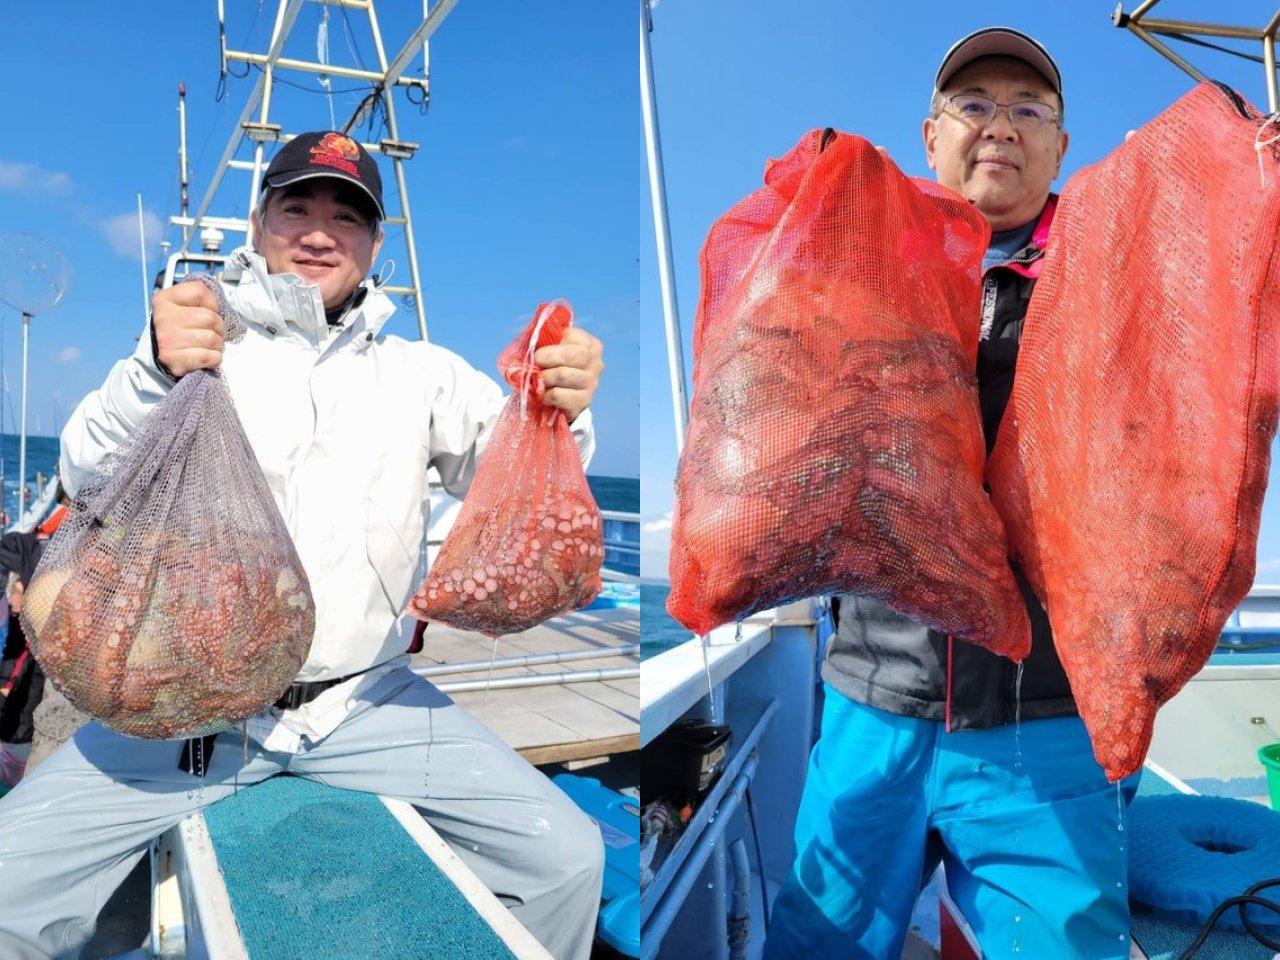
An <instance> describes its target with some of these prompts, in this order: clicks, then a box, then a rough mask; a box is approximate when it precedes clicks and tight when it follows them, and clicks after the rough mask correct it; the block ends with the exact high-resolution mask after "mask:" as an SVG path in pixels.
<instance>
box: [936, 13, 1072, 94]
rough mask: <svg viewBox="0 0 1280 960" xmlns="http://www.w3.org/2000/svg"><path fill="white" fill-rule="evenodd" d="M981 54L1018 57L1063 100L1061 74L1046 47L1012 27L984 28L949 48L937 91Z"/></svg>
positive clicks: (940, 73)
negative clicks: (1035, 71) (1036, 72)
mask: <svg viewBox="0 0 1280 960" xmlns="http://www.w3.org/2000/svg"><path fill="white" fill-rule="evenodd" d="M979 57H1015V58H1017V59H1018V60H1021V61H1022V62H1023V63H1025V64H1027V65H1028V66H1030V67H1033V68H1034V69H1035V70H1037V71H1038V72H1039V73H1040V74H1041V75H1042V76H1043V77H1044V78H1045V80H1047V81H1048V82H1049V85H1050V86H1051V87H1053V92H1054V93H1056V94H1057V95H1058V99H1059V100H1061V99H1062V74H1061V73H1059V72H1058V65H1057V64H1056V63H1054V62H1053V57H1051V56H1049V51H1048V50H1046V49H1045V48H1044V46H1043V45H1042V44H1041V43H1040V42H1039V41H1036V40H1033V39H1032V38H1031V37H1029V36H1027V35H1026V34H1025V33H1020V32H1018V31H1017V30H1013V29H1011V28H1009V27H985V28H984V29H982V30H976V31H974V32H973V33H971V34H969V35H968V36H967V37H965V38H963V39H962V40H959V41H958V42H957V43H956V44H955V46H953V47H952V48H951V49H950V50H948V51H947V55H946V56H945V57H943V58H942V64H941V66H939V67H938V76H937V79H935V80H934V82H933V89H934V90H939V91H940V90H942V89H943V88H944V87H945V86H946V85H947V84H948V83H950V82H951V78H952V77H954V76H955V75H956V74H957V73H959V72H960V70H961V69H963V68H964V67H967V66H968V65H969V64H971V63H973V61H975V60H977V59H978V58H979Z"/></svg>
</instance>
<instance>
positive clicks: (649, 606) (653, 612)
mask: <svg viewBox="0 0 1280 960" xmlns="http://www.w3.org/2000/svg"><path fill="white" fill-rule="evenodd" d="M670 592H671V588H670V587H669V586H668V585H667V584H665V583H663V584H653V583H642V584H640V659H641V660H644V659H645V658H646V657H652V656H654V655H655V654H658V653H661V652H662V651H663V650H670V649H671V648H672V647H675V646H679V645H680V644H682V643H684V642H685V641H686V640H688V639H689V638H690V637H692V634H691V633H689V631H688V630H687V629H685V628H684V627H682V626H680V624H678V623H676V621H674V620H672V619H671V617H670V616H669V615H668V614H667V594H668V593H670Z"/></svg>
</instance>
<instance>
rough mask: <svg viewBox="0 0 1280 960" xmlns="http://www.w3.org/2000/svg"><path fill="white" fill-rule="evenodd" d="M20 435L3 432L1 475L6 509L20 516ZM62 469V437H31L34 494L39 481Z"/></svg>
mask: <svg viewBox="0 0 1280 960" xmlns="http://www.w3.org/2000/svg"><path fill="white" fill-rule="evenodd" d="M18 446H19V441H18V436H17V435H16V434H12V433H5V434H0V477H2V478H3V480H4V504H3V507H4V510H5V511H6V513H7V514H8V516H10V517H13V516H15V515H16V509H17V506H18V453H19V450H18ZM57 469H58V438H57V437H27V484H28V486H29V487H30V488H31V490H32V493H33V495H34V491H35V489H36V481H37V480H38V479H40V478H42V477H43V478H45V479H48V478H49V477H51V476H53V473H54V471H55V470H57Z"/></svg>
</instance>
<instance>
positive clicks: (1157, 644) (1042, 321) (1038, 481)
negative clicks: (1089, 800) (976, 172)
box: [987, 83, 1280, 780]
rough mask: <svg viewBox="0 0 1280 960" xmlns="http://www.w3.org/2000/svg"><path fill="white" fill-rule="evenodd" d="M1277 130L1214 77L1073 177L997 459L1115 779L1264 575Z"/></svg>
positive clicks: (1031, 313) (1279, 190)
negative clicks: (1259, 561)
mask: <svg viewBox="0 0 1280 960" xmlns="http://www.w3.org/2000/svg"><path fill="white" fill-rule="evenodd" d="M1276 133H1277V127H1276V121H1275V119H1271V118H1267V117H1264V116H1262V115H1260V114H1259V113H1258V112H1257V110H1256V109H1254V108H1253V107H1251V106H1250V105H1249V104H1248V103H1246V102H1245V101H1244V100H1243V98H1241V97H1240V96H1239V95H1238V94H1236V93H1235V92H1234V91H1232V90H1230V89H1229V88H1226V87H1223V86H1220V85H1218V84H1215V83H1202V84H1200V85H1199V86H1198V87H1196V88H1195V89H1193V90H1192V91H1191V92H1190V93H1187V94H1186V95H1185V96H1183V97H1182V98H1181V99H1179V100H1178V101H1177V102H1176V103H1174V104H1173V105H1172V106H1170V107H1169V108H1168V109H1166V110H1165V111H1164V112H1162V113H1161V114H1160V115H1159V116H1158V117H1156V118H1155V119H1154V120H1152V121H1151V122H1150V123H1148V124H1147V125H1146V126H1144V127H1143V128H1142V129H1141V130H1139V131H1138V132H1137V134H1135V135H1134V136H1133V137H1132V138H1131V139H1130V140H1128V141H1127V142H1125V143H1124V144H1123V145H1122V146H1120V147H1118V148H1116V149H1115V150H1114V151H1112V152H1111V154H1109V155H1108V156H1107V157H1105V158H1104V159H1103V160H1101V161H1100V162H1098V163H1097V164H1094V165H1093V166H1091V167H1086V168H1084V169H1082V170H1079V171H1077V172H1076V173H1075V174H1073V175H1072V177H1071V179H1070V180H1068V181H1067V184H1066V186H1065V187H1064V188H1063V191H1062V198H1061V200H1060V201H1059V203H1058V209H1057V214H1056V215H1055V217H1054V220H1053V227H1052V229H1051V231H1050V234H1049V245H1048V249H1047V253H1046V257H1045V266H1044V272H1043V274H1042V275H1041V277H1040V279H1039V281H1038V282H1037V283H1036V288H1035V291H1034V293H1033V294H1032V296H1031V303H1030V305H1029V307H1028V309H1027V318H1026V325H1025V328H1024V333H1023V339H1022V349H1021V351H1020V352H1019V354H1018V368H1017V371H1018V372H1017V379H1016V380H1015V382H1014V387H1013V395H1012V396H1011V398H1010V400H1009V407H1008V410H1007V411H1006V412H1005V416H1004V423H1003V424H1002V425H1001V427H1000V434H999V437H998V438H997V441H996V446H995V449H994V450H993V451H992V453H991V459H990V460H989V461H988V463H987V479H988V481H989V482H990V485H991V497H992V502H993V503H995V505H996V509H997V510H999V511H1000V515H1001V516H1002V517H1003V518H1004V521H1005V527H1006V529H1007V531H1008V535H1009V546H1010V550H1011V553H1012V555H1013V556H1014V557H1015V558H1016V559H1017V560H1018V561H1019V562H1020V563H1021V565H1022V569H1023V570H1025V571H1026V574H1027V579H1028V581H1029V582H1030V584H1031V586H1032V588H1033V589H1034V590H1035V592H1036V595H1037V596H1038V597H1039V598H1040V599H1041V600H1042V601H1043V603H1044V605H1045V609H1046V611H1047V612H1048V614H1049V621H1050V623H1052V624H1053V639H1054V643H1055V644H1056V646H1057V650H1058V655H1059V657H1060V658H1061V660H1062V665H1063V667H1064V669H1065V670H1066V673H1067V677H1068V678H1069V679H1070V680H1071V691H1072V693H1073V694H1074V696H1075V701H1076V705H1077V706H1078V707H1079V709H1080V716H1081V717H1082V718H1083V719H1084V723H1085V726H1086V727H1087V728H1088V730H1089V735H1090V738H1091V739H1092V742H1093V751H1094V756H1095V757H1096V758H1097V760H1098V762H1099V763H1100V764H1101V765H1102V766H1103V768H1104V769H1105V770H1106V773H1107V777H1108V778H1109V779H1111V780H1119V779H1120V778H1122V777H1125V776H1128V775H1129V774H1131V773H1133V772H1135V771H1137V770H1139V769H1141V767H1142V762H1143V760H1144V758H1145V757H1146V755H1147V748H1148V747H1149V746H1150V744H1151V738H1152V735H1153V733H1154V729H1155V718H1156V712H1157V711H1158V710H1159V709H1160V707H1161V706H1162V705H1163V704H1165V703H1166V702H1168V701H1169V700H1170V699H1171V698H1172V697H1174V696H1175V695H1176V694H1177V693H1178V691H1179V690H1181V689H1182V687H1183V686H1184V685H1185V684H1186V683H1187V682H1188V681H1189V680H1190V679H1191V678H1192V677H1193V676H1194V675H1195V674H1196V673H1198V672H1199V671H1200V669H1201V668H1202V667H1203V666H1204V665H1205V662H1206V661H1207V660H1208V659H1209V657H1210V655H1211V654H1212V653H1213V651H1214V649H1215V647H1216V646H1217V644H1218V640H1219V638H1220V637H1221V634H1222V628H1223V626H1224V624H1225V623H1226V620H1227V618H1228V617H1229V616H1230V615H1231V612H1232V611H1233V610H1234V609H1235V608H1236V606H1237V605H1238V604H1239V603H1240V602H1241V601H1242V600H1243V599H1244V597H1245V595H1246V594H1247V593H1248V592H1249V588H1250V587H1251V586H1252V585H1253V578H1254V569H1255V563H1256V557H1257V552H1258V536H1259V530H1260V528H1261V522H1262V503H1263V495H1264V493H1265V491H1266V487H1267V481H1268V478H1269V476H1270V469H1269V465H1270V457H1271V445H1272V441H1273V438H1274V437H1275V435H1276V424H1277V416H1278V410H1280V246H1277V244H1276V236H1277V234H1278V233H1280V145H1278V144H1277V143H1276V142H1275V139H1274V138H1275V134H1276ZM1138 210H1140V211H1141V212H1142V214H1141V216H1138V217H1135V216H1133V213H1134V211H1138Z"/></svg>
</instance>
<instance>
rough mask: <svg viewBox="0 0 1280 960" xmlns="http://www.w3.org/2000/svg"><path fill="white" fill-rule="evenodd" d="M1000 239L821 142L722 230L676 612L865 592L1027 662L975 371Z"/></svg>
mask: <svg viewBox="0 0 1280 960" xmlns="http://www.w3.org/2000/svg"><path fill="white" fill-rule="evenodd" d="M988 235H989V228H988V227H987V225H986V222H985V220H983V218H982V217H981V215H979V214H978V213H977V212H976V211H974V210H973V208H972V207H971V206H970V205H969V204H968V203H966V202H965V201H964V199H963V198H962V197H960V196H959V195H957V194H953V193H951V192H950V191H948V190H945V189H944V188H941V187H938V186H937V185H935V184H932V183H927V182H924V181H915V180H911V179H909V178H908V177H906V176H904V175H903V174H902V173H901V172H900V171H899V170H898V169H897V167H895V166H894V165H893V163H892V161H890V160H889V159H888V158H887V157H884V156H883V155H881V154H880V153H879V152H878V151H877V150H876V149H875V148H874V147H872V146H871V144H869V143H867V141H865V140H863V139H861V138H858V137H853V136H848V135H846V134H835V133H834V131H825V132H824V131H813V132H812V133H810V134H807V135H806V136H805V137H804V138H803V139H802V140H801V141H800V143H799V144H797V146H796V147H795V148H794V149H793V150H792V151H791V152H790V153H789V154H787V156H786V157H784V158H783V159H782V160H779V161H777V162H776V163H773V164H771V166H770V167H769V168H768V170H767V172H766V175H765V187H764V188H762V189H761V190H758V191H756V192H755V193H753V194H751V195H750V196H749V197H747V198H746V199H744V200H743V201H741V202H740V203H739V204H738V205H736V206H735V207H733V208H732V209H731V210H730V211H729V212H728V213H726V214H725V215H724V216H722V217H721V218H720V219H719V220H718V221H717V222H716V223H715V225H714V226H713V227H712V229H711V232H710V233H709V234H708V236H707V241H706V244H705V245H704V247H703V251H702V298H701V301H700V303H699V305H698V319H697V328H696V330H695V332H694V343H695V351H696V356H695V359H696V368H695V371H694V396H693V407H692V411H691V415H690V421H689V432H688V438H687V442H686V444H685V448H684V450H683V452H682V454H681V458H680V466H679V471H678V474H677V480H676V504H675V516H674V522H673V528H672V546H671V561H670V569H671V593H670V595H669V597H668V602H667V607H668V610H669V611H670V612H671V615H672V616H673V617H674V618H675V619H677V620H679V621H680V622H681V623H683V624H684V625H685V626H686V627H689V628H690V629H691V630H693V631H694V632H695V633H698V634H705V633H706V632H707V631H708V630H710V629H712V628H713V627H716V626H718V625H719V624H722V623H726V622H728V621H730V620H736V619H741V618H743V617H745V616H747V615H748V614H750V613H753V612H755V611H757V610H763V609H767V608H769V607H772V606H776V605H778V604H780V603H784V602H787V601H790V600H796V599H800V598H802V597H810V596H816V595H820V594H824V593H833V592H840V593H858V594H862V595H865V596H870V597H873V598H875V599H877V600H880V601H881V602H883V603H885V604H887V605H889V606H891V607H893V608H894V609H896V610H898V611H899V612H901V613H904V614H907V615H909V616H911V617H913V618H914V619H916V620H918V621H920V622H921V623H925V624H927V625H929V626H930V627H933V628H934V629H937V630H941V631H943V632H945V633H948V634H951V635H954V636H955V637H957V638H959V639H963V640H967V641H969V642H972V643H977V644H980V645H982V646H984V647H986V648H988V649H990V650H992V651H994V652H996V653H1000V654H1004V655H1007V656H1009V657H1011V658H1013V659H1021V657H1022V656H1024V655H1025V654H1026V652H1027V650H1028V648H1029V646H1030V628H1029V624H1028V622H1027V616H1026V610H1025V607H1024V606H1023V602H1022V599H1021V597H1020V595H1019V593H1018V590H1017V587H1016V585H1015V583H1014V580H1013V575H1012V572H1011V571H1010V568H1009V565H1008V562H1007V558H1006V550H1005V539H1004V530H1003V527H1002V525H1001V523H1000V519H999V518H998V517H997V516H996V513H995V511H994V509H993V508H992V506H991V503H990V501H989V500H988V499H987V496H986V494H985V493H984V492H983V489H982V479H981V478H982V467H983V460H984V453H985V448H984V444H983V437H982V425H981V418H980V416H979V411H978V397H977V384H976V379H975V376H974V369H975V364H976V355H977V348H978V330H979V317H978V303H979V275H980V267H981V261H982V253H983V250H984V249H985V247H986V242H987V238H988Z"/></svg>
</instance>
